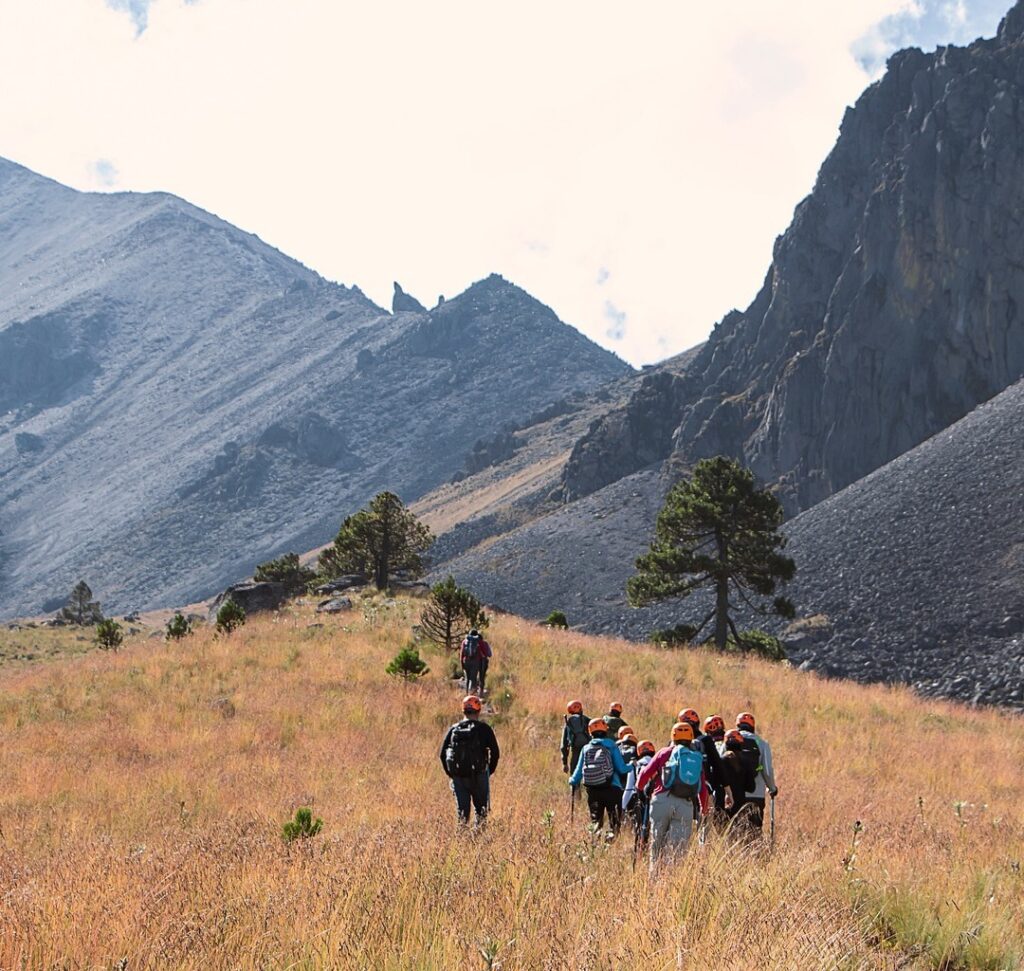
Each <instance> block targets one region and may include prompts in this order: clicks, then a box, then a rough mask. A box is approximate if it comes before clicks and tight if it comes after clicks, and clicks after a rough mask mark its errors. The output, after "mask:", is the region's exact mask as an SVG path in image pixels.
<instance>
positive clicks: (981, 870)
mask: <svg viewBox="0 0 1024 971" xmlns="http://www.w3.org/2000/svg"><path fill="white" fill-rule="evenodd" d="M416 609H417V605H416V604H411V603H405V602H402V601H399V602H398V604H397V605H396V606H393V607H390V608H389V607H385V606H383V605H381V604H380V603H379V602H378V603H377V604H376V605H371V604H369V603H368V604H367V605H365V607H364V609H363V610H362V612H357V613H354V614H351V615H348V616H347V617H341V618H337V619H330V620H325V621H321V620H320V618H316V617H315V616H314V615H313V614H312V613H310V612H309V608H306V607H295V608H291V609H290V610H287V611H285V612H283V613H281V614H280V615H276V616H274V617H273V618H271V617H266V618H255V619H253V620H252V621H250V623H249V624H247V625H246V626H245V627H244V628H243V629H242V630H240V631H238V632H236V633H235V634H234V635H232V636H231V637H230V638H220V639H217V638H214V637H213V635H212V633H211V632H210V631H208V630H203V631H200V632H199V633H197V634H196V635H195V636H193V637H192V638H190V639H188V640H186V641H184V642H182V643H180V644H164V643H163V642H160V641H154V640H144V639H139V640H136V641H132V642H129V643H128V645H127V646H126V648H125V649H124V650H122V651H121V652H120V653H119V654H116V655H114V654H106V653H103V652H99V651H94V652H90V653H88V654H85V655H83V656H78V657H69V658H67V659H64V660H61V661H57V662H54V663H48V664H32V665H18V666H7V667H4V668H2V669H0V733H2V738H3V748H2V755H0V827H2V830H0V837H2V838H0V968H3V969H14V968H47V969H72V968H75V969H77V968H83V969H84V968H109V969H113V968H121V969H133V971H134V969H141V968H156V967H161V968H197V969H198V968H204V969H220V968H267V969H271V968H272V969H278V968H282V969H283V968H374V969H392V968H393V969H399V968H417V969H420V968H422V969H463V968H467V969H473V968H492V969H494V968H505V969H506V971H508V969H520V968H522V969H541V968H551V969H564V968H579V969H606V968H607V969H612V968H640V967H644V968H654V969H662V968H665V969H668V968H709V969H710V968H715V969H721V968H793V969H801V971H807V969H818V968H943V969H958V968H1007V969H1009V968H1016V967H1019V966H1020V964H1021V961H1022V955H1024V946H1022V939H1024V909H1022V904H1021V901H1022V900H1024V876H1022V874H1021V871H1020V864H1021V858H1022V856H1024V810H1022V805H1021V797H1022V794H1024V777H1022V772H1021V754H1022V753H1024V724H1022V722H1021V720H1020V719H1018V718H1014V717H1010V716H1006V715H1002V714H1000V713H997V712H993V711H974V710H970V709H967V708H963V707H958V706H955V705H952V704H943V703H939V702H932V701H924V700H921V699H918V698H916V697H914V696H913V695H912V694H910V693H909V692H907V691H903V690H889V689H886V688H865V687H858V686H854V685H850V684H845V683H841V682H829V681H822V680H818V679H816V678H814V677H812V676H809V675H805V674H802V673H799V672H796V671H793V670H790V669H787V668H783V667H778V666H770V665H768V664H765V663H760V662H754V661H750V662H740V661H738V660H736V659H733V658H727V657H718V656H716V655H714V654H710V653H702V652H697V651H663V650H658V649H655V648H652V647H646V646H637V645H628V644H625V643H624V642H620V641H615V640H608V639H598V638H587V637H583V636H580V635H576V634H572V633H558V632H551V631H547V630H544V629H541V628H538V627H535V626H532V625H529V624H527V623H525V622H520V621H518V620H515V619H513V618H499V619H498V620H497V621H496V623H495V626H494V627H493V628H492V631H491V635H492V636H491V637H490V640H491V641H492V643H493V644H494V646H495V652H496V660H495V662H494V665H493V666H492V682H493V687H492V692H491V699H492V703H493V705H494V709H495V713H494V714H493V715H492V716H490V717H489V719H488V720H489V721H491V723H492V724H493V725H494V727H495V730H496V732H497V733H498V737H499V740H500V741H501V743H502V745H503V756H502V762H501V766H500V767H499V771H498V773H497V775H496V777H495V779H494V784H493V815H492V819H491V821H490V822H489V824H488V826H487V828H486V830H484V831H483V832H482V833H480V834H477V835H472V834H469V833H458V832H456V827H455V825H454V803H453V800H452V797H451V794H450V792H449V791H448V788H447V785H446V780H445V778H444V776H443V775H442V773H441V770H440V765H439V762H438V757H437V750H438V746H439V744H440V739H441V737H442V734H443V732H444V730H445V728H446V726H447V725H448V724H450V723H451V722H452V721H453V720H455V718H456V716H457V713H458V701H459V698H460V693H459V691H458V689H457V687H456V686H455V685H454V684H453V683H452V682H451V681H450V680H449V679H448V677H447V670H448V667H449V661H448V659H446V658H444V657H442V656H440V655H438V654H431V653H429V652H428V655H427V660H428V661H429V663H430V664H431V667H432V669H433V670H432V671H431V673H430V674H429V675H428V676H427V678H426V679H425V680H424V681H423V682H422V683H419V684H414V685H404V684H401V683H395V682H394V681H392V680H391V679H389V678H387V677H386V676H385V675H384V673H383V669H384V665H385V663H386V662H387V660H388V659H389V658H390V657H391V656H392V655H393V654H394V653H395V652H396V651H397V649H398V648H399V647H400V646H401V645H402V643H404V641H405V640H406V638H407V637H408V632H409V626H410V624H411V623H413V622H415V611H416ZM577 695H578V696H580V697H582V698H583V699H584V701H585V703H586V705H587V710H588V712H592V713H596V712H597V711H598V709H599V708H601V707H602V706H603V705H605V704H606V703H607V702H608V701H610V700H611V699H612V697H613V696H614V697H616V698H619V699H621V700H622V701H623V702H624V704H625V706H626V710H625V715H626V716H627V718H628V719H629V721H630V722H631V724H632V725H633V726H634V727H635V728H636V729H638V730H639V732H640V733H641V736H648V737H652V738H654V739H655V740H656V741H657V742H658V743H659V744H660V743H662V741H663V740H664V739H665V738H666V736H667V733H668V730H669V728H670V726H671V723H672V721H673V716H674V714H675V712H677V711H678V710H679V709H680V708H681V707H683V706H693V707H695V708H696V709H697V710H698V711H699V712H701V714H702V715H706V714H710V713H712V712H713V711H714V712H720V713H722V714H723V715H724V716H725V717H726V718H727V719H728V718H731V717H732V716H733V715H734V714H735V712H737V711H740V710H744V709H749V710H752V711H754V712H755V714H756V715H757V717H758V724H759V728H761V729H763V733H764V735H765V736H766V737H767V738H768V739H769V740H770V741H771V743H772V747H773V751H774V754H775V762H776V773H777V778H778V783H779V786H780V790H781V791H780V796H779V800H778V804H777V805H778V824H779V829H778V842H777V846H776V849H775V852H774V853H772V854H771V855H769V854H767V853H758V852H751V851H749V850H744V849H742V848H738V847H736V846H734V845H733V844H732V843H731V842H730V841H728V840H724V839H718V838H712V839H710V840H709V841H708V842H707V843H706V844H705V845H704V846H701V847H694V848H693V849H692V851H691V852H690V853H688V854H687V855H686V856H685V857H683V858H681V859H679V860H678V861H677V862H675V863H674V864H673V865H671V866H669V867H666V868H664V869H663V870H662V871H661V873H660V874H659V875H658V877H657V879H654V880H652V879H651V878H650V877H649V875H648V873H647V871H646V868H645V867H644V866H638V867H637V868H636V870H635V872H634V870H633V869H632V867H631V850H632V841H631V840H630V839H622V840H620V841H619V842H617V843H613V844H611V845H608V846H605V845H603V844H599V845H593V844H592V841H591V839H590V837H589V835H588V833H587V831H586V829H585V826H584V824H583V822H582V821H581V818H580V816H579V815H577V817H576V823H575V825H574V826H570V823H569V819H568V787H567V786H566V785H565V777H564V776H563V775H562V773H561V768H560V760H559V756H558V754H557V740H558V733H559V730H560V723H561V713H562V712H563V711H564V704H565V701H566V700H567V698H569V697H571V696H577ZM303 805H309V806H312V807H313V809H314V812H315V813H316V815H318V816H320V817H322V818H323V820H324V826H323V830H322V832H321V833H320V835H318V836H316V837H314V838H313V839H310V840H306V841H300V842H296V843H291V844H287V843H285V842H284V841H283V840H282V838H281V835H280V831H281V824H282V823H283V822H284V820H285V819H287V818H288V817H290V816H291V814H292V813H293V812H294V810H295V809H296V808H297V807H299V806H303ZM856 821H860V823H861V827H862V828H861V829H860V830H859V831H858V832H856V833H855V822H856Z"/></svg>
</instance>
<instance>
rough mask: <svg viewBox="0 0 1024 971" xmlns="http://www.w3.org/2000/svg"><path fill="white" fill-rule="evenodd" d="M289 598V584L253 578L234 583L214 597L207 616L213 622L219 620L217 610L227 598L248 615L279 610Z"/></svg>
mask: <svg viewBox="0 0 1024 971" xmlns="http://www.w3.org/2000/svg"><path fill="white" fill-rule="evenodd" d="M287 599H288V588H287V586H286V585H285V584H283V583H278V582H276V581H273V580H268V581H264V582H261V583H257V582H255V581H252V580H250V581H246V582H245V583H233V584H232V585H231V586H230V587H228V588H227V590H225V591H224V592H223V593H220V594H218V595H217V596H216V597H215V598H214V600H213V602H212V603H211V604H210V609H209V611H208V615H207V617H208V620H209V621H210V623H211V624H212V623H214V622H215V621H216V620H217V611H218V610H220V608H221V607H223V606H224V602H225V601H226V600H234V602H235V603H236V604H238V606H239V607H241V608H242V610H244V611H245V613H246V615H249V614H257V613H261V612H264V613H265V612H267V611H272V610H278V609H279V608H280V607H281V605H282V604H283V603H284V602H285V600H287Z"/></svg>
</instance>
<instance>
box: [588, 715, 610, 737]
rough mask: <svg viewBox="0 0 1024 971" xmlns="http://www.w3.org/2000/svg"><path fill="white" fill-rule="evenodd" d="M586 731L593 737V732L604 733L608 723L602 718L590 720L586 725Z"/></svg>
mask: <svg viewBox="0 0 1024 971" xmlns="http://www.w3.org/2000/svg"><path fill="white" fill-rule="evenodd" d="M587 731H588V732H590V734H591V735H593V734H594V732H606V731H608V722H606V721H605V720H604V719H603V718H591V719H590V724H588V725H587Z"/></svg>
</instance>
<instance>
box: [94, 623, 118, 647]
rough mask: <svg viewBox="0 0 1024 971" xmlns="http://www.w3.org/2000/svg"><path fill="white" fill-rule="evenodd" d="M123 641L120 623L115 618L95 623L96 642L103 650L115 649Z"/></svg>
mask: <svg viewBox="0 0 1024 971" xmlns="http://www.w3.org/2000/svg"><path fill="white" fill-rule="evenodd" d="M123 642H124V634H123V633H121V625H120V624H119V623H118V622H117V621H116V620H101V621H100V622H99V623H98V624H97V625H96V643H97V644H98V645H99V646H100V647H101V648H103V650H105V651H116V650H117V649H118V648H119V647H120V646H121V644H122V643H123Z"/></svg>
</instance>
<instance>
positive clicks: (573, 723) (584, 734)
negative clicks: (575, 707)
mask: <svg viewBox="0 0 1024 971" xmlns="http://www.w3.org/2000/svg"><path fill="white" fill-rule="evenodd" d="M565 724H566V725H567V726H568V728H569V745H570V746H571V747H572V748H574V749H577V748H583V746H584V745H586V744H587V742H589V741H590V732H588V731H587V719H586V718H585V717H584V716H583V715H566V716H565Z"/></svg>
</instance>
